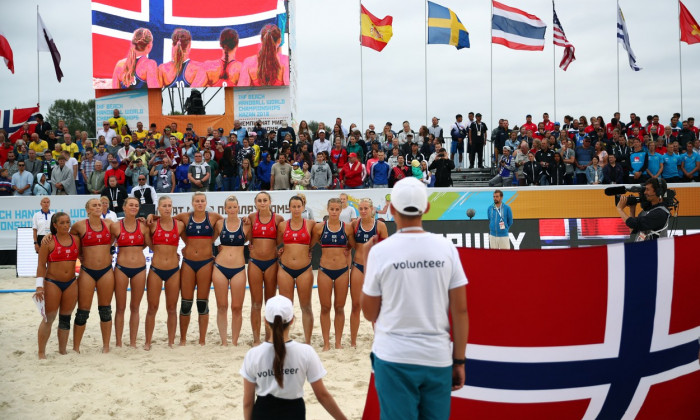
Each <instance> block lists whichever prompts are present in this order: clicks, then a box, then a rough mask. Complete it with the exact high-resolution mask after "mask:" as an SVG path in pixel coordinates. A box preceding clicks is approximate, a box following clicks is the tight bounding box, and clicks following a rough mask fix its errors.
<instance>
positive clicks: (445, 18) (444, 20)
mask: <svg viewBox="0 0 700 420" xmlns="http://www.w3.org/2000/svg"><path fill="white" fill-rule="evenodd" d="M428 44H448V45H454V46H455V47H457V49H458V50H459V49H462V48H469V32H468V31H467V29H466V28H465V27H464V25H463V24H462V22H461V21H460V20H459V18H458V17H457V15H456V14H455V12H453V11H452V10H450V9H448V8H447V7H444V6H440V5H439V4H435V3H433V2H432V1H429V2H428Z"/></svg>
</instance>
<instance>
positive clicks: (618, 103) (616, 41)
mask: <svg viewBox="0 0 700 420" xmlns="http://www.w3.org/2000/svg"><path fill="white" fill-rule="evenodd" d="M619 14H620V0H618V1H617V10H616V11H615V15H616V16H617V18H619ZM617 18H616V20H617ZM615 27H616V29H615V44H616V45H617V112H622V110H621V109H620V39H619V38H618V37H617V31H618V29H617V24H616V25H615Z"/></svg>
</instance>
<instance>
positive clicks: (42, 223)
mask: <svg viewBox="0 0 700 420" xmlns="http://www.w3.org/2000/svg"><path fill="white" fill-rule="evenodd" d="M50 207H51V200H50V199H49V197H44V198H42V199H41V211H38V212H36V213H34V218H33V219H32V232H33V234H34V251H36V253H37V254H38V253H39V247H41V240H42V239H44V236H46V235H48V234H49V233H51V215H52V214H54V213H56V212H55V211H52V210H51V209H50Z"/></svg>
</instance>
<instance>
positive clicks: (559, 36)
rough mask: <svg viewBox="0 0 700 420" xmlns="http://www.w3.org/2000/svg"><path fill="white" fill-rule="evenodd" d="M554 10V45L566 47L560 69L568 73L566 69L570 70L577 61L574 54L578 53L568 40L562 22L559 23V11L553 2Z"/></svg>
mask: <svg viewBox="0 0 700 420" xmlns="http://www.w3.org/2000/svg"><path fill="white" fill-rule="evenodd" d="M552 10H553V11H554V21H553V22H554V25H553V26H554V45H557V46H559V47H564V56H563V57H562V58H561V63H559V67H560V68H561V69H562V70H564V71H566V69H568V68H569V64H571V62H572V61H574V60H576V57H575V56H574V52H575V51H576V49H575V48H574V46H573V45H572V44H571V43H570V42H569V40H568V39H567V38H566V34H565V33H564V28H562V27H561V22H559V17H558V16H557V11H556V9H554V2H552Z"/></svg>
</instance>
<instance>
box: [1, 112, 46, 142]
mask: <svg viewBox="0 0 700 420" xmlns="http://www.w3.org/2000/svg"><path fill="white" fill-rule="evenodd" d="M38 113H39V107H34V108H15V109H6V110H4V111H3V110H0V128H2V129H4V130H5V131H6V132H7V135H8V137H9V139H10V140H11V141H12V143H14V142H16V141H17V140H18V139H20V138H21V134H20V131H19V130H20V129H21V128H22V126H23V125H24V123H26V122H28V123H29V131H30V132H32V133H33V132H34V128H35V127H36V115H37V114H38Z"/></svg>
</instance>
